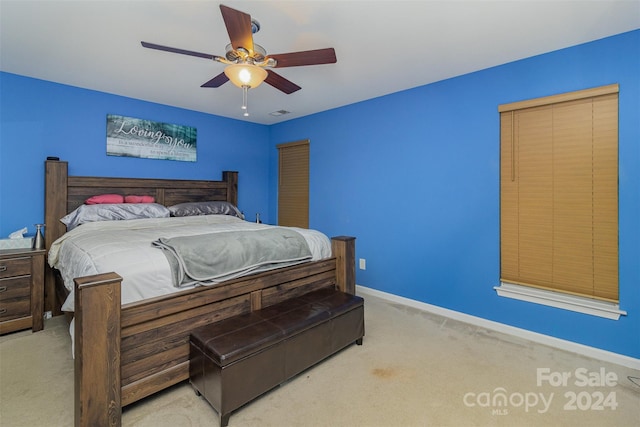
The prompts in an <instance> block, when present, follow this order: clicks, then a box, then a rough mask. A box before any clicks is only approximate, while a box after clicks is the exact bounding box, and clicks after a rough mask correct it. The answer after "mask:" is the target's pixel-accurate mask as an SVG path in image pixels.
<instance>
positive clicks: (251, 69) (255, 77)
mask: <svg viewBox="0 0 640 427" xmlns="http://www.w3.org/2000/svg"><path fill="white" fill-rule="evenodd" d="M224 74H225V75H226V76H227V77H228V78H229V80H231V83H233V84H234V85H236V86H238V87H239V88H242V87H244V86H248V87H249V88H251V89H253V88H256V87H258V86H260V84H261V83H262V82H263V81H264V80H265V79H266V78H267V71H266V70H265V69H264V68H260V67H258V66H256V65H253V64H246V63H243V64H232V65H228V66H227V67H226V68H225V69H224Z"/></svg>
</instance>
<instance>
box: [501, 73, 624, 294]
mask: <svg viewBox="0 0 640 427" xmlns="http://www.w3.org/2000/svg"><path fill="white" fill-rule="evenodd" d="M499 112H500V254H501V266H500V270H501V271H500V274H501V281H503V282H507V283H515V284H519V285H525V286H533V287H539V288H543V289H550V290H555V291H561V292H565V293H570V294H576V295H581V296H587V297H590V298H596V299H602V300H607V301H616V302H617V301H618V85H610V86H604V87H600V88H595V89H588V90H585V91H579V92H572V93H569V94H562V95H556V96H551V97H546V98H539V99H536V100H530V101H523V102H518V103H514V104H508V105H502V106H500V107H499Z"/></svg>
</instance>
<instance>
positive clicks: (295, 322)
mask: <svg viewBox="0 0 640 427" xmlns="http://www.w3.org/2000/svg"><path fill="white" fill-rule="evenodd" d="M363 336H364V301H363V299H362V298H361V297H358V296H355V295H349V294H346V293H344V292H341V291H338V290H334V289H322V290H318V291H314V292H310V293H308V294H305V295H301V296H299V297H295V298H292V299H289V300H286V301H283V302H281V303H279V304H275V305H272V306H269V307H266V308H263V309H261V310H256V311H253V312H251V313H247V314H242V315H238V316H233V317H231V318H228V319H225V320H222V321H219V322H215V323H212V324H209V325H206V326H203V327H200V328H198V329H196V330H194V331H193V332H192V333H191V338H190V363H189V379H190V382H191V384H192V385H193V387H194V389H195V390H196V393H197V394H199V395H202V396H204V398H205V399H206V400H207V401H208V402H209V404H210V405H211V406H213V408H214V409H215V410H216V411H217V412H218V415H219V417H220V425H221V426H222V427H224V426H226V425H227V424H228V422H229V417H230V415H231V412H232V411H234V410H236V409H238V408H239V407H241V406H242V405H244V404H246V403H248V402H249V401H251V400H253V399H254V398H256V397H258V396H260V395H261V394H263V393H265V392H267V391H269V390H270V389H272V388H274V387H275V386H277V385H279V384H281V383H283V382H285V381H287V380H289V379H291V378H292V377H294V376H295V375H297V374H299V373H300V372H302V371H304V370H305V369H307V368H309V367H311V366H313V365H314V364H316V363H318V362H320V361H321V360H323V359H325V358H326V357H328V356H330V355H332V354H334V353H336V352H337V351H339V350H341V349H343V348H344V347H346V346H348V345H350V344H352V343H354V342H355V343H357V344H359V345H360V344H362V337H363Z"/></svg>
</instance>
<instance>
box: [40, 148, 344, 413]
mask: <svg viewBox="0 0 640 427" xmlns="http://www.w3.org/2000/svg"><path fill="white" fill-rule="evenodd" d="M45 184H46V185H45V223H46V224H47V225H46V228H45V242H46V244H47V250H50V249H51V245H52V243H53V242H55V241H57V240H58V239H59V238H60V237H62V236H63V235H65V233H66V231H67V230H66V226H65V225H64V224H63V223H62V222H60V219H61V218H63V217H65V216H66V215H67V214H69V213H71V212H73V211H74V210H76V209H77V208H78V207H79V206H81V205H82V204H83V203H84V202H85V200H86V199H88V198H90V197H92V196H95V195H98V194H113V193H115V194H122V195H134V194H135V195H148V196H152V197H153V198H154V200H155V201H156V202H157V203H159V204H161V205H164V206H173V205H177V204H180V203H186V202H203V201H226V202H229V203H231V204H233V205H237V194H238V190H237V187H238V173H237V172H223V174H222V180H221V181H207V180H168V179H143V178H111V177H105V178H103V177H79V176H69V175H68V164H67V162H63V161H58V160H47V161H46V162H45ZM330 252H331V254H330V256H329V257H323V258H321V259H317V260H311V261H306V262H304V263H297V264H294V265H291V266H288V267H282V268H277V269H273V270H269V271H263V272H258V273H252V274H249V275H246V276H242V277H237V278H232V279H229V280H225V281H222V282H220V283H216V284H215V285H212V286H196V287H188V288H186V289H178V290H173V291H172V292H171V293H169V294H167V295H159V296H152V297H149V298H145V299H142V300H136V301H133V302H125V303H122V302H121V301H122V288H121V283H122V280H123V279H122V277H121V276H120V275H119V274H118V271H101V272H96V274H91V275H88V276H81V277H75V278H74V280H73V282H74V289H73V300H74V302H73V306H74V312H73V319H74V323H75V324H74V328H73V331H74V363H75V379H74V381H75V423H76V425H119V424H120V418H121V413H122V407H123V406H126V405H129V404H131V403H133V402H136V401H138V400H140V399H142V398H145V397H147V396H149V395H152V394H153V393H156V392H158V391H160V390H163V389H165V388H167V387H170V386H172V385H174V384H177V383H179V382H182V381H185V380H188V378H189V359H188V356H189V344H188V342H189V333H190V331H191V330H193V329H194V328H196V327H199V326H202V325H205V324H208V323H211V322H214V321H218V320H222V319H225V318H227V317H230V316H234V315H237V314H241V313H246V312H249V311H252V310H258V309H260V308H263V307H267V306H270V305H273V304H276V303H279V302H282V301H284V300H287V299H289V298H293V297H296V296H299V295H301V294H304V293H307V292H311V291H314V290H318V289H322V288H325V287H334V288H337V289H340V290H342V291H344V292H347V293H351V294H354V293H355V263H354V258H355V239H354V238H353V237H349V236H338V237H333V238H331V240H330ZM68 295H69V290H68V289H67V287H65V286H64V280H63V277H62V274H61V273H60V272H59V271H58V270H56V269H53V268H50V267H49V266H47V269H46V272H45V310H46V311H52V312H53V313H54V314H56V315H57V314H62V310H61V307H62V305H63V303H64V302H65V301H67V300H68Z"/></svg>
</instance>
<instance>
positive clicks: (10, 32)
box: [0, 0, 640, 124]
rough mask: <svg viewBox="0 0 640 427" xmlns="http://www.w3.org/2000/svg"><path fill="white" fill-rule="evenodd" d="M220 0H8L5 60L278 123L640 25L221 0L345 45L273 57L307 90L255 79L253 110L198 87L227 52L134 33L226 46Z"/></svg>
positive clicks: (263, 20)
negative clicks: (327, 58)
mask: <svg viewBox="0 0 640 427" xmlns="http://www.w3.org/2000/svg"><path fill="white" fill-rule="evenodd" d="M220 3H221V2H220V1H213V0H194V1H189V0H128V1H126V0H0V69H1V70H2V71H6V72H9V73H15V74H20V75H24V76H29V77H34V78H38V79H43V80H48V81H53V82H57V83H63V84H68V85H72V86H77V87H81V88H87V89H93V90H97V91H102V92H107V93H112V94H117V95H123V96H127V97H131V98H136V99H142V100H146V101H151V102H156V103H160V104H166V105H172V106H176V107H180V108H186V109H190V110H195V111H201V112H205V113H211V114H215V115H218V116H224V117H230V118H234V119H238V120H246V121H251V122H255V123H262V124H272V123H278V122H281V121H284V120H290V119H292V118H296V117H301V116H305V115H308V114H312V113H316V112H319V111H324V110H328V109H332V108H336V107H339V106H343V105H347V104H352V103H355V102H359V101H363V100H366V99H371V98H375V97H378V96H381V95H386V94H389V93H392V92H397V91H400V90H405V89H410V88H413V87H417V86H421V85H425V84H428V83H433V82H436V81H439V80H443V79H446V78H450V77H454V76H458V75H461V74H465V73H469V72H473V71H477V70H481V69H484V68H488V67H492V66H495V65H500V64H504V63H507V62H511V61H514V60H518V59H522V58H526V57H530V56H533V55H537V54H541V53H545V52H549V51H553V50H557V49H561V48H565V47H569V46H574V45H577V44H580V43H584V42H588V41H592V40H597V39H600V38H603V37H607V36H611V35H614V34H619V33H623V32H626V31H630V30H634V29H638V28H640V1H638V0H630V1H619V0H600V1H595V0H580V1H578V0H572V1H561V0H559V1H553V0H548V1H543V0H510V1H506V0H503V1H488V0H467V1H463V0H450V1H429V0H421V1H420V0H414V1H404V0H393V1H377V0H368V1H338V0H324V1H323V0H320V1H309V0H302V1H301V0H297V1H267V0H262V1H260V0H257V1H239V0H225V1H223V2H222V3H223V4H225V5H227V6H230V7H232V8H234V9H238V10H241V11H243V12H245V13H248V14H250V15H251V17H252V18H253V19H256V20H258V21H259V22H260V25H261V30H260V31H259V32H258V33H257V34H255V35H254V40H255V42H256V43H258V44H260V45H262V46H263V47H265V48H266V50H267V52H268V53H273V54H275V53H286V52H292V51H301V50H310V49H320V48H325V47H334V48H335V50H336V56H337V58H338V62H337V63H336V64H327V65H317V66H306V67H295V68H280V69H278V70H277V72H278V73H279V74H281V75H282V76H283V77H285V78H287V79H289V80H291V81H293V82H294V83H296V84H298V85H299V86H301V87H302V90H300V91H298V92H295V93H293V94H291V95H285V94H284V93H282V92H280V91H279V90H277V89H275V88H273V87H271V86H269V85H267V84H263V85H261V86H260V87H258V88H255V89H252V90H250V91H249V111H250V113H251V115H250V116H249V117H247V118H245V117H243V116H242V114H241V110H240V105H241V103H242V91H241V90H240V89H239V88H237V87H235V86H233V85H232V84H231V83H230V82H228V83H226V84H224V85H223V86H222V87H220V88H217V89H213V88H201V87H200V85H201V84H203V83H204V82H206V81H208V80H210V79H211V78H213V77H214V76H216V75H218V74H219V73H220V72H222V70H223V69H224V65H223V64H220V63H217V62H213V61H209V60H206V59H200V58H196V57H190V56H185V55H178V54H172V53H167V52H161V51H157V50H151V49H145V48H143V47H141V45H140V41H141V40H144V41H148V42H152V43H157V44H161V45H167V46H171V47H177V48H181V49H187V50H192V51H198V52H203V53H210V54H216V55H221V56H224V53H225V46H226V45H227V44H228V43H229V38H228V35H227V32H226V28H225V26H224V22H223V20H222V16H221V14H220V9H219V7H218V5H219V4H220ZM276 110H287V111H290V112H291V114H287V115H283V116H280V117H273V116H271V115H270V114H269V113H270V112H273V111H276Z"/></svg>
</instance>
